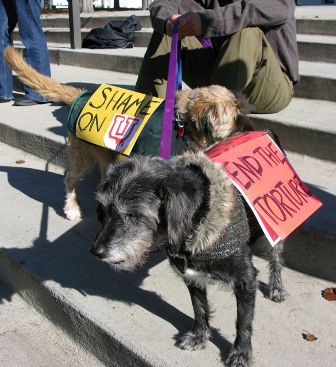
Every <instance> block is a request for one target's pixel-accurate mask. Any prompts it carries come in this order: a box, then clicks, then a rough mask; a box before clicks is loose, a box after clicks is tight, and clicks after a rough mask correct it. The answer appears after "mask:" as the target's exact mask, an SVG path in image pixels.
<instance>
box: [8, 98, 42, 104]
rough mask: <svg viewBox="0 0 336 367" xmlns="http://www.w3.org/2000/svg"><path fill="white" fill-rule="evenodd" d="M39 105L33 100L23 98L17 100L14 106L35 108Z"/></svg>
mask: <svg viewBox="0 0 336 367" xmlns="http://www.w3.org/2000/svg"><path fill="white" fill-rule="evenodd" d="M37 103H38V102H36V101H34V100H33V99H28V98H26V97H22V98H18V99H16V100H15V102H14V104H13V106H33V105H35V104H37Z"/></svg>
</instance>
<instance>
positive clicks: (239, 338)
mask: <svg viewBox="0 0 336 367" xmlns="http://www.w3.org/2000/svg"><path fill="white" fill-rule="evenodd" d="M97 199H98V201H99V210H98V217H99V219H100V221H101V222H102V228H101V231H100V232H99V233H98V234H97V236H96V239H95V241H94V244H93V245H92V247H91V253H92V254H93V255H94V256H96V257H97V258H99V259H101V260H103V261H105V262H107V263H108V264H110V265H111V266H112V267H113V268H115V269H117V270H133V269H135V268H137V267H138V266H139V265H141V264H143V263H144V262H145V261H146V258H147V255H148V253H149V252H150V250H151V247H152V246H153V245H155V244H156V243H158V242H160V243H162V244H163V246H164V248H165V251H166V253H167V255H168V258H169V261H170V264H171V265H172V267H173V268H174V269H175V270H176V272H177V273H178V274H179V275H180V276H181V277H182V278H183V280H184V282H185V284H186V285H187V287H188V290H189V292H190V296H191V300H192V304H193V308H194V313H195V321H194V326H193V328H192V330H191V331H190V332H188V333H187V334H185V335H184V336H183V337H182V338H181V340H180V344H179V346H180V348H182V349H191V350H194V349H200V348H204V347H205V345H206V341H207V340H208V338H209V334H210V327H209V306H208V301H207V291H206V286H207V284H209V283H216V282H225V283H226V284H230V286H231V287H232V289H233V291H234V294H235V296H236V299H237V323H236V328H237V334H236V339H235V342H234V344H233V347H232V350H231V352H230V354H229V356H228V358H227V360H226V364H227V365H228V366H248V365H249V364H250V363H251V359H252V345H251V335H252V321H253V315H254V306H255V294H256V288H257V280H256V274H257V271H256V269H255V268H254V266H253V264H252V261H251V254H250V247H249V239H250V231H249V224H248V218H247V215H246V211H245V208H244V204H243V202H242V199H241V196H240V194H239V193H238V191H237V189H236V188H235V187H234V186H233V185H232V183H231V181H230V179H229V178H228V176H227V175H226V173H225V172H224V170H223V169H222V167H221V165H220V164H217V163H213V162H211V161H210V159H209V158H208V157H206V156H205V155H204V154H203V153H201V152H198V153H186V154H184V155H182V156H180V157H178V158H177V159H176V160H174V161H165V160H163V159H161V158H158V157H153V158H149V157H138V158H135V159H132V160H129V161H128V162H126V163H123V164H120V165H117V166H113V167H111V168H110V170H109V171H108V172H107V176H106V179H105V181H104V182H103V183H102V184H101V187H100V190H99V192H98V193H97Z"/></svg>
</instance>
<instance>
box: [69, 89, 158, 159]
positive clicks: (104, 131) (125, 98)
mask: <svg viewBox="0 0 336 367" xmlns="http://www.w3.org/2000/svg"><path fill="white" fill-rule="evenodd" d="M162 101H163V99H161V98H157V97H152V96H148V95H146V94H142V93H137V92H134V91H131V90H129V89H124V88H120V87H116V86H112V85H108V84H102V85H101V86H100V87H99V88H98V89H97V90H96V91H95V92H94V93H93V94H92V96H91V97H90V99H89V100H88V101H87V103H86V104H85V106H84V107H83V109H82V111H81V113H80V114H79V116H78V118H77V121H76V137H78V138H80V139H83V140H85V141H88V142H90V143H93V144H95V145H100V146H102V147H106V148H108V149H112V150H115V151H117V152H119V153H122V154H130V152H131V150H132V148H133V146H134V143H135V142H136V140H137V138H138V137H139V135H140V133H141V131H142V129H143V128H144V126H145V125H146V123H147V121H148V119H149V118H150V116H151V115H152V114H153V113H154V111H155V110H156V108H157V107H158V106H159V105H160V104H161V103H162Z"/></svg>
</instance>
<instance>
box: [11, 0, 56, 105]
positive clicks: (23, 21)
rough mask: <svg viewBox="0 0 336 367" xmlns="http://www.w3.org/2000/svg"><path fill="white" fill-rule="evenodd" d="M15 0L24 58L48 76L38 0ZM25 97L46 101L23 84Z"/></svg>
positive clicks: (46, 55)
mask: <svg viewBox="0 0 336 367" xmlns="http://www.w3.org/2000/svg"><path fill="white" fill-rule="evenodd" d="M12 1H13V2H15V6H16V13H17V18H18V26H19V33H20V38H21V41H22V43H23V44H24V46H25V50H24V54H23V55H24V58H25V60H26V61H27V63H28V64H29V65H31V66H32V67H33V68H34V69H36V70H37V71H38V72H40V73H41V74H44V75H47V76H50V75H51V73H50V60H49V54H48V48H47V42H46V39H45V36H44V33H43V29H42V27H41V23H40V22H41V20H40V17H41V1H40V0H29V1H27V0H12ZM24 90H25V93H26V95H25V97H26V98H27V99H30V100H34V101H37V102H47V100H46V99H44V98H42V97H41V96H40V95H39V94H38V93H36V92H35V91H33V90H32V89H31V88H28V87H27V86H24Z"/></svg>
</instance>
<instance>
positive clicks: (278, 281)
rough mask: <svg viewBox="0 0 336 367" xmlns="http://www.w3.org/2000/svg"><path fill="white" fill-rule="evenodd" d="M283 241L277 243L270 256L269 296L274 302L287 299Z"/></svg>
mask: <svg viewBox="0 0 336 367" xmlns="http://www.w3.org/2000/svg"><path fill="white" fill-rule="evenodd" d="M282 250H283V241H280V242H279V243H277V244H276V245H275V246H274V247H273V248H272V252H271V254H270V258H269V271H270V275H269V298H270V299H271V300H272V301H274V302H282V301H284V300H285V299H286V295H287V293H286V291H285V289H284V286H283V283H282V277H281V269H282V257H281V252H282Z"/></svg>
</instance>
